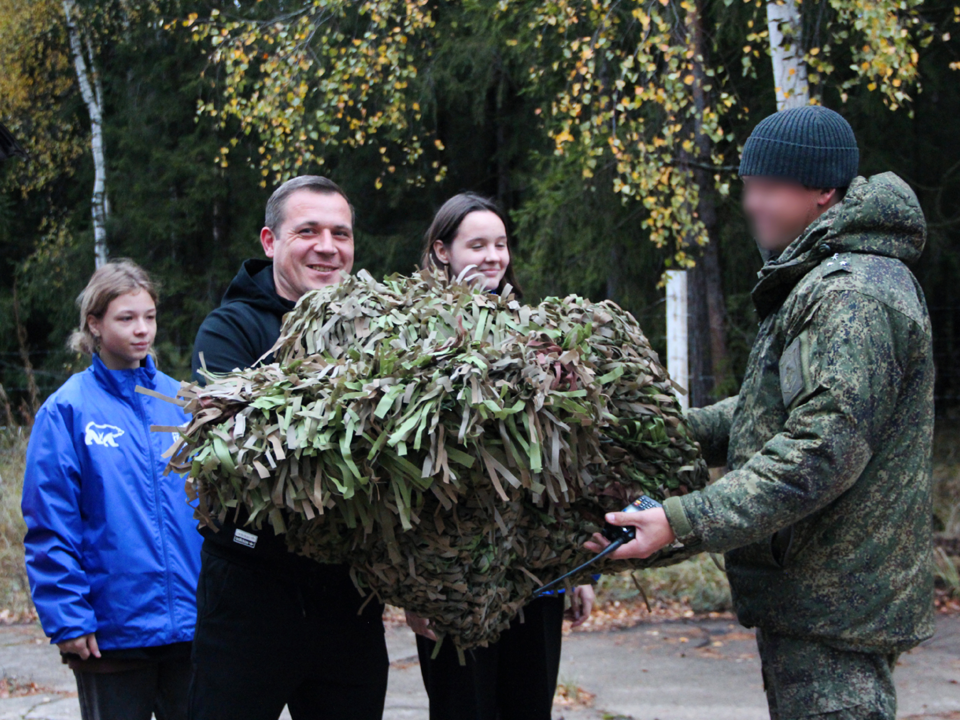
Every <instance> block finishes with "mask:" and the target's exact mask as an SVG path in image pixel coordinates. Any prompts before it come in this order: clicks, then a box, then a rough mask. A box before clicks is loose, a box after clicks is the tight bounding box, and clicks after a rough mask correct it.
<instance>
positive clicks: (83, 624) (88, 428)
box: [23, 260, 201, 720]
mask: <svg viewBox="0 0 960 720" xmlns="http://www.w3.org/2000/svg"><path fill="white" fill-rule="evenodd" d="M156 300H157V294H156V291H155V289H154V286H153V284H152V283H151V281H150V278H149V277H148V276H147V274H146V273H145V272H144V271H143V270H142V269H141V268H139V267H138V266H137V265H135V264H134V263H132V262H130V261H129V260H122V261H118V262H112V263H109V264H107V265H105V266H104V267H102V268H100V269H99V270H97V271H96V272H95V273H94V274H93V277H92V278H91V279H90V282H89V283H88V284H87V287H86V289H85V290H84V291H83V293H81V295H80V297H79V298H77V304H78V305H79V306H80V328H79V330H78V331H77V332H75V333H74V335H73V337H72V338H71V346H72V347H74V348H75V349H77V350H80V351H83V352H85V353H88V354H90V355H92V356H93V363H92V365H91V366H90V367H89V368H87V369H86V370H85V371H83V372H81V373H78V374H76V375H74V376H73V377H71V378H70V379H69V380H68V381H67V382H66V383H65V384H64V385H63V386H62V387H61V388H60V389H59V390H57V391H56V392H55V393H54V394H53V395H51V396H50V397H49V398H48V399H47V401H46V402H45V403H44V404H43V407H41V408H40V412H39V413H38V414H37V419H36V423H35V425H34V427H33V431H32V433H31V437H30V445H29V448H28V450H27V467H26V473H25V476H24V488H23V516H24V519H25V520H26V523H27V536H26V540H25V545H26V561H27V573H28V575H29V578H30V589H31V591H32V594H33V601H34V604H35V605H36V608H37V613H38V614H39V616H40V621H41V623H42V624H43V629H44V631H45V632H46V634H47V635H48V636H49V637H50V638H51V641H52V642H53V643H56V644H57V646H58V647H59V648H60V652H61V653H62V655H63V657H64V661H65V662H66V663H67V664H68V665H69V666H70V667H71V668H72V669H73V671H74V674H75V676H76V678H77V689H78V692H79V697H80V705H81V711H82V715H83V718H84V720H112V719H113V718H116V719H117V720H140V719H141V718H142V719H143V720H150V717H151V714H152V713H154V712H155V713H156V715H157V718H158V720H180V719H181V718H186V705H187V703H186V698H187V690H188V686H189V682H190V641H191V640H192V639H193V628H194V625H195V623H196V595H195V593H196V586H197V576H198V574H199V571H200V543H201V537H200V534H199V533H198V532H197V530H196V523H195V522H194V520H193V509H192V508H191V507H190V506H189V505H188V504H187V499H186V495H185V493H184V489H183V479H182V478H181V477H179V476H176V475H165V474H164V468H165V466H166V460H165V459H164V458H163V454H164V452H165V451H166V450H167V449H168V448H169V447H170V446H171V445H172V444H173V442H175V440H176V438H177V435H176V433H171V432H151V430H150V426H151V425H160V426H166V427H173V426H180V425H182V424H183V423H184V422H186V420H187V418H186V416H185V415H184V413H183V412H182V410H181V409H180V408H179V407H178V406H177V405H173V404H171V403H168V402H164V401H163V400H160V399H157V398H155V397H151V396H149V395H145V394H141V393H137V392H136V387H137V386H138V385H139V386H142V387H144V388H147V389H149V390H152V391H155V392H157V393H160V394H162V395H167V396H174V395H175V394H176V392H177V389H178V387H179V383H178V382H176V381H175V380H173V379H172V378H170V377H168V376H167V375H164V374H163V373H161V372H159V371H158V370H157V368H156V366H155V365H154V362H153V358H152V356H151V348H152V345H153V340H154V337H155V336H156V330H157V321H156V315H157V310H156Z"/></svg>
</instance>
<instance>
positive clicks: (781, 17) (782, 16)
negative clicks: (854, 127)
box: [767, 0, 810, 110]
mask: <svg viewBox="0 0 960 720" xmlns="http://www.w3.org/2000/svg"><path fill="white" fill-rule="evenodd" d="M767 32H768V33H769V34H770V60H771V61H772V63H773V83H774V88H775V90H776V93H777V110H787V109H789V108H795V107H802V106H804V105H809V104H810V87H809V85H808V84H807V63H806V60H805V59H804V56H803V45H802V39H803V18H802V16H801V15H800V4H799V2H798V0H769V1H768V2H767Z"/></svg>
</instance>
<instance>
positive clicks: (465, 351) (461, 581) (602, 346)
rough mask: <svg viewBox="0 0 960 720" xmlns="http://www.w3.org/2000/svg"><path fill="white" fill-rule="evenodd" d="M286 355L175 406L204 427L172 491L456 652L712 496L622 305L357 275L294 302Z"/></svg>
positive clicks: (417, 278)
mask: <svg viewBox="0 0 960 720" xmlns="http://www.w3.org/2000/svg"><path fill="white" fill-rule="evenodd" d="M274 350H275V357H276V362H274V363H272V364H268V365H263V366H261V367H258V368H256V369H249V370H244V371H243V372H236V373H232V374H228V375H225V376H211V378H210V381H209V382H208V383H207V385H206V387H203V388H201V387H199V386H197V385H187V384H185V385H184V387H183V389H182V391H181V394H182V396H183V397H184V398H186V400H187V401H188V405H187V408H186V409H187V411H188V412H192V413H193V414H194V417H193V420H192V422H191V423H190V424H189V426H188V427H187V429H186V430H185V431H184V433H183V439H182V443H183V444H182V445H181V446H180V447H179V448H178V450H177V451H176V454H175V457H174V458H173V460H172V461H171V469H172V470H175V471H177V472H189V479H188V481H187V485H188V491H189V492H191V494H192V495H193V496H195V497H199V499H200V502H199V509H198V511H197V512H198V517H199V518H200V519H201V522H202V523H204V524H206V525H209V526H212V527H216V526H217V525H218V523H221V522H223V521H224V520H225V519H228V518H229V519H231V520H240V521H243V520H245V521H246V523H247V524H248V525H252V526H254V527H261V526H262V524H263V523H264V522H265V521H267V522H269V523H271V524H272V526H273V528H274V529H275V531H276V532H278V533H286V537H287V542H288V546H289V548H290V549H291V550H292V551H294V552H297V553H301V554H303V555H306V556H308V557H311V558H314V559H316V560H318V561H320V562H329V563H341V562H347V563H349V564H350V565H351V567H352V574H353V577H354V581H355V582H356V584H357V586H358V587H359V588H360V589H361V591H362V592H364V593H367V592H373V593H375V595H376V596H378V597H379V598H380V599H381V600H382V601H384V602H388V603H390V604H393V605H397V606H399V607H402V608H405V609H407V610H410V611H412V612H415V613H417V614H418V615H421V616H424V617H428V618H430V619H431V621H432V623H433V627H434V630H435V631H436V632H437V634H438V636H440V637H441V638H442V637H444V636H446V637H449V638H450V639H452V640H453V641H454V642H455V643H456V645H457V647H458V648H459V649H461V650H462V649H465V648H469V647H472V646H475V645H485V644H487V643H488V642H491V641H494V640H496V638H497V637H498V636H499V634H500V632H501V630H503V629H504V628H505V627H507V626H508V625H509V622H510V620H511V619H512V618H513V617H514V616H515V615H516V614H517V612H518V610H519V609H520V608H521V607H522V606H523V605H524V604H525V603H526V602H528V601H529V600H530V598H531V596H532V594H533V593H534V591H535V590H536V589H537V588H538V587H539V586H540V585H542V584H545V583H547V582H549V581H550V580H552V579H554V578H557V577H559V576H560V575H562V574H563V573H564V572H565V571H566V570H568V569H570V568H571V567H573V566H574V565H575V564H579V563H581V562H583V561H585V560H587V559H588V558H589V557H590V556H591V553H590V552H589V551H587V550H585V549H584V548H583V547H582V545H583V543H584V542H585V541H586V540H587V539H588V538H589V537H590V535H591V534H592V533H593V532H596V531H597V530H598V529H599V528H600V526H601V525H602V522H603V514H604V513H605V512H608V511H611V510H619V509H621V508H622V507H623V506H624V505H626V504H627V503H628V502H630V501H631V500H633V499H634V498H636V497H637V496H638V495H640V494H641V493H646V494H648V495H650V496H651V497H654V498H657V499H663V498H664V497H666V496H668V495H671V494H674V495H675V494H682V493H685V492H688V491H689V490H692V489H696V488H700V487H703V485H704V484H705V482H706V480H707V471H706V467H705V464H704V463H703V461H702V460H701V458H700V452H699V448H698V447H697V445H696V444H695V443H694V442H693V441H692V440H691V439H690V437H689V436H688V434H687V432H686V430H685V427H684V424H683V420H682V414H681V409H680V406H679V403H678V402H677V399H676V397H675V395H674V393H673V387H672V385H671V382H670V380H669V378H668V376H667V373H666V371H665V370H664V369H663V367H662V366H661V365H660V364H659V362H658V360H657V356H656V353H655V352H654V351H653V350H652V349H651V348H650V345H649V343H648V342H647V339H646V338H645V337H644V336H643V333H642V332H641V330H640V327H639V326H638V324H637V322H636V320H635V319H634V318H633V317H632V316H631V315H630V314H629V313H627V312H625V311H623V310H621V309H620V308H619V307H618V306H617V305H615V304H613V303H610V302H603V303H592V302H589V301H587V300H584V299H583V298H580V297H576V296H570V297H567V298H564V299H562V300H561V299H558V298H550V299H547V300H545V301H544V302H542V303H540V305H538V306H536V307H529V306H524V305H521V304H520V303H519V302H517V301H516V300H515V299H513V298H512V297H511V296H509V295H507V296H498V295H492V294H487V293H482V292H479V291H477V290H476V289H474V288H471V287H469V286H467V285H461V284H457V283H452V282H448V281H446V280H444V279H442V278H440V277H439V276H432V275H429V274H426V273H421V274H418V275H414V276H413V277H401V276H394V277H392V278H388V279H386V280H384V281H382V282H377V281H375V280H374V279H373V278H371V277H370V276H369V275H368V274H365V273H360V274H358V275H356V276H351V277H349V278H346V279H345V280H344V282H343V283H341V284H340V285H338V286H336V287H330V288H326V289H324V290H322V291H317V292H313V293H310V294H308V295H306V296H305V297H304V298H302V299H301V301H300V302H299V303H298V305H297V307H296V309H295V310H294V311H293V312H291V313H290V314H289V315H288V316H287V318H286V321H285V323H284V325H283V329H282V331H281V337H280V340H279V341H278V343H277V345H276V346H275V348H274ZM670 561H671V556H670V553H669V552H667V553H664V554H661V555H658V556H656V557H654V558H652V559H651V560H650V561H647V562H646V563H645V565H653V564H662V563H668V562H670ZM633 566H634V567H636V564H634V565H633ZM626 567H627V565H626V564H625V563H623V562H616V561H603V562H602V563H600V564H598V567H597V568H596V569H593V568H591V572H600V571H604V570H606V571H617V570H623V569H625V568H626ZM580 579H581V580H585V578H580ZM576 580H577V579H575V581H576ZM568 587H569V585H568Z"/></svg>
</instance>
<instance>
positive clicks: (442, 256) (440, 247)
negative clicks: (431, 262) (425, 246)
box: [433, 240, 450, 265]
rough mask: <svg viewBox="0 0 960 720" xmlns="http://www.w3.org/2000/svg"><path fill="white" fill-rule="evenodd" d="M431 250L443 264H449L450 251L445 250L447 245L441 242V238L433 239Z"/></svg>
mask: <svg viewBox="0 0 960 720" xmlns="http://www.w3.org/2000/svg"><path fill="white" fill-rule="evenodd" d="M433 252H434V254H435V255H436V256H437V259H438V260H439V261H440V262H442V263H443V264H444V265H449V264H450V253H448V252H447V246H446V245H444V244H443V240H435V241H434V243H433Z"/></svg>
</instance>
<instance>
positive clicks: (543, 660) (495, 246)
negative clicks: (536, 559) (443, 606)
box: [407, 193, 594, 720]
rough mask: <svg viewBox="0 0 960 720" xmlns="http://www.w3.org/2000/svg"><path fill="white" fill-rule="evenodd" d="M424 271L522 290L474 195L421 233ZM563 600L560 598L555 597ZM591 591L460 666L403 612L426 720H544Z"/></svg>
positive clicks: (497, 228)
mask: <svg viewBox="0 0 960 720" xmlns="http://www.w3.org/2000/svg"><path fill="white" fill-rule="evenodd" d="M423 267H424V268H425V269H440V270H442V271H444V272H445V273H446V274H447V277H449V278H458V277H461V278H463V279H468V280H470V279H472V280H473V281H474V282H477V283H480V284H482V286H483V287H484V288H486V289H487V290H488V291H489V292H497V293H502V292H504V291H506V290H508V286H509V288H512V289H511V290H510V292H512V293H513V294H514V295H515V296H516V297H517V298H521V297H522V296H523V295H522V291H521V290H520V286H519V285H518V283H517V280H516V277H515V276H514V274H513V263H512V262H511V257H510V243H509V241H508V238H507V229H506V222H505V221H504V217H503V214H502V213H501V212H500V209H499V208H498V207H497V206H496V204H495V203H494V202H493V201H491V200H488V199H486V198H484V197H481V196H479V195H475V194H474V193H462V194H460V195H456V196H455V197H452V198H450V199H449V200H448V201H447V202H446V203H444V204H443V207H441V208H440V211H439V212H438V213H437V215H436V217H435V218H434V220H433V222H432V223H431V225H430V228H429V229H428V230H427V233H426V238H425V242H424V249H423ZM561 593H562V591H561ZM593 602H594V592H593V588H592V587H591V586H590V585H584V586H581V587H578V588H576V589H575V590H574V598H573V601H572V603H571V608H570V609H569V610H567V611H566V612H564V605H565V600H564V596H563V595H562V594H553V595H548V596H544V597H541V598H537V599H536V600H533V601H532V602H530V603H529V604H528V605H527V606H526V607H524V608H523V620H522V621H521V620H520V619H519V618H517V619H515V620H514V621H513V622H512V623H511V624H510V627H509V628H508V629H507V630H505V631H504V632H503V633H502V634H501V635H500V639H499V640H498V641H497V642H496V643H493V644H491V645H489V646H487V647H478V648H474V649H473V650H470V651H468V652H467V653H466V654H465V655H466V664H465V665H461V664H460V660H459V658H458V657H457V652H456V650H455V648H454V647H453V645H452V643H444V644H443V645H442V646H441V647H440V652H439V653H438V654H437V657H435V658H433V657H432V655H433V652H434V649H435V647H436V640H437V638H436V635H434V633H433V631H432V630H431V629H430V621H429V620H428V619H426V618H421V617H419V616H417V615H414V614H413V613H409V612H408V613H407V624H408V625H409V626H410V628H411V629H412V630H413V631H414V632H415V633H416V634H417V654H418V655H419V656H420V672H421V674H422V675H423V684H424V686H425V687H426V690H427V695H428V696H429V697H430V720H550V712H551V709H552V708H553V696H554V694H555V693H556V689H557V674H558V672H559V670H560V645H561V639H562V630H563V619H564V616H566V617H567V618H568V619H570V620H572V621H573V625H574V626H577V625H581V624H582V623H583V622H584V621H585V620H586V619H587V618H588V617H589V616H590V612H591V610H592V609H593Z"/></svg>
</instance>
